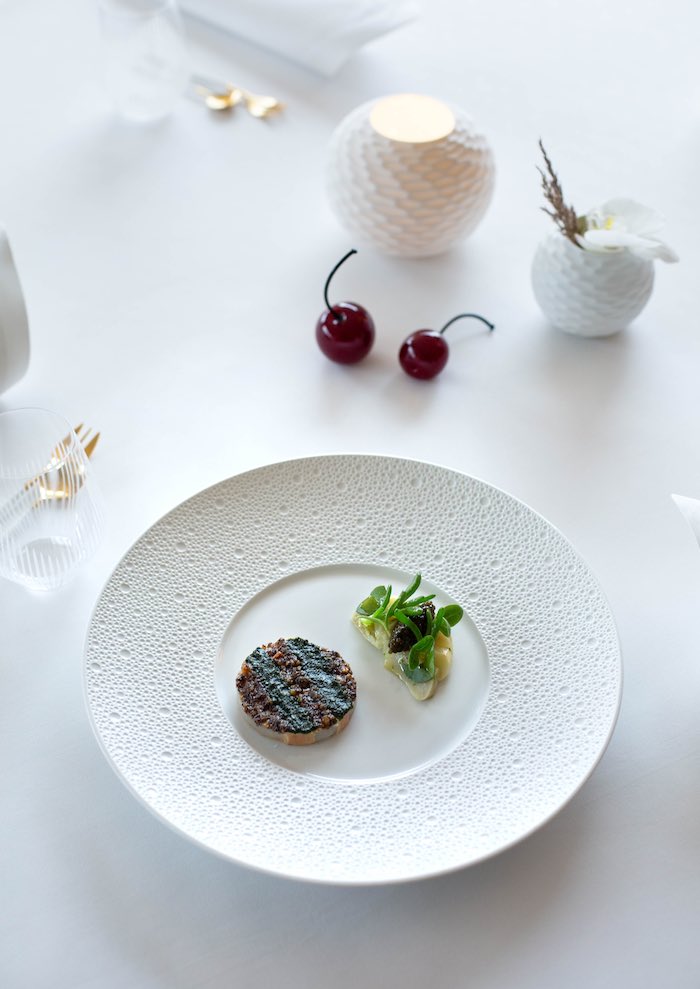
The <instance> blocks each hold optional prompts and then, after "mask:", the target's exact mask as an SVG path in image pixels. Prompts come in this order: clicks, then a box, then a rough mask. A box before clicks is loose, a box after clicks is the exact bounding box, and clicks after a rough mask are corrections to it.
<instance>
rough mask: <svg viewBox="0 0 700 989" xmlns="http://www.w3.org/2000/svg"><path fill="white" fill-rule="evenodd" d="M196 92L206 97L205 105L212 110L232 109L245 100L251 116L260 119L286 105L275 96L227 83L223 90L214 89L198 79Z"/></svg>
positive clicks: (219, 88)
mask: <svg viewBox="0 0 700 989" xmlns="http://www.w3.org/2000/svg"><path fill="white" fill-rule="evenodd" d="M195 92H196V93H197V95H198V96H201V97H202V98H203V99H204V103H205V105H206V106H208V107H209V109H210V110H231V109H232V108H233V107H234V106H238V104H239V103H241V102H242V101H245V108H246V110H247V111H248V113H249V114H250V115H251V117H257V118H258V120H263V119H264V118H265V117H269V116H270V115H271V114H273V113H277V112H279V111H280V110H282V109H283V107H284V104H283V103H281V102H280V101H279V100H277V99H275V97H274V96H260V95H259V94H257V93H251V92H250V90H248V89H242V88H241V87H240V86H231V85H230V84H226V85H225V88H223V90H222V89H221V87H218V86H217V89H212V88H211V87H210V85H209V84H206V85H205V84H204V82H203V81H201V82H200V81H199V80H196V84H195Z"/></svg>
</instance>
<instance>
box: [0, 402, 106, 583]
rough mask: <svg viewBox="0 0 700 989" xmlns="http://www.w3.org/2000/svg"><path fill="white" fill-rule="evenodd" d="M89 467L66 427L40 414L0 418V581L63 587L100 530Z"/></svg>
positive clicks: (7, 414)
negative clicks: (2, 578)
mask: <svg viewBox="0 0 700 989" xmlns="http://www.w3.org/2000/svg"><path fill="white" fill-rule="evenodd" d="M102 520H103V515H102V499H101V497H100V494H99V491H98V488H97V484H96V482H95V478H94V477H93V472H92V465H91V464H90V461H89V460H88V457H87V456H86V454H85V450H84V448H83V445H82V443H81V442H80V440H79V439H78V437H77V436H76V435H75V433H74V432H73V430H72V428H71V426H70V423H68V422H66V420H65V419H63V417H62V416H60V415H57V414H56V413H55V412H49V411H48V410H46V409H15V410H13V411H11V412H2V413H0V577H6V578H8V579H9V580H13V581H16V582H17V583H19V584H23V585H24V586H25V587H29V588H31V589H33V590H53V589H55V588H57V587H60V586H61V585H63V584H64V583H65V582H66V581H67V580H68V578H69V577H70V576H71V575H72V574H73V572H74V571H75V569H76V568H77V567H78V566H79V565H80V564H81V563H83V562H84V561H85V560H87V559H88V557H89V556H90V555H91V554H92V553H93V551H94V550H95V548H96V546H97V544H98V542H99V539H100V535H101V533H102V527H103V521H102Z"/></svg>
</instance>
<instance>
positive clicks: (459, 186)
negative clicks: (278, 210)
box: [326, 94, 495, 258]
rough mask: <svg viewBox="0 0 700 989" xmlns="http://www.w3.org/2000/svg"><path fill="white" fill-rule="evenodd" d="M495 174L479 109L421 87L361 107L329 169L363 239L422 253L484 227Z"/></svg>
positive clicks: (346, 124)
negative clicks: (420, 91) (477, 118)
mask: <svg viewBox="0 0 700 989" xmlns="http://www.w3.org/2000/svg"><path fill="white" fill-rule="evenodd" d="M494 175H495V168H494V158H493V153H492V151H491V148H490V146H489V144H488V142H487V140H486V138H485V137H484V135H483V134H482V133H481V132H480V131H479V130H478V129H477V127H476V125H475V124H474V122H473V121H472V119H471V117H469V116H468V115H467V114H466V113H465V112H464V111H463V110H461V109H460V108H458V107H455V106H451V105H448V104H447V103H443V102H441V101H440V100H436V99H433V98H432V97H429V96H421V95H417V94H400V95H395V96H387V97H385V98H383V99H379V100H372V101H370V102H369V103H365V104H363V105H362V106H359V107H357V108H356V109H355V110H353V111H352V112H351V113H350V114H349V115H348V116H347V117H346V118H345V119H344V120H343V121H342V122H341V123H340V125H339V126H338V127H337V129H336V131H335V132H334V134H333V136H332V138H331V143H330V149H329V155H328V162H327V170H326V179H327V191H328V197H329V200H330V204H331V207H332V209H333V211H334V212H335V214H336V216H337V217H338V219H339V221H340V222H341V224H342V225H343V226H344V227H345V228H346V229H347V230H348V232H349V233H350V234H351V235H352V237H353V239H354V240H355V241H357V242H358V243H360V244H367V245H370V246H373V247H375V248H377V249H379V250H380V251H383V252H385V253H386V254H393V255H397V256H400V257H416V258H420V257H428V256H430V255H433V254H440V253H442V252H443V251H446V250H447V249H448V248H450V247H452V245H453V244H455V243H456V242H457V241H460V240H462V239H463V238H465V237H467V236H469V234H471V233H472V232H473V231H474V230H475V229H476V227H477V226H478V224H479V223H480V221H481V220H482V218H483V216H484V214H485V213H486V210H487V209H488V206H489V203H490V202H491V198H492V195H493V187H494Z"/></svg>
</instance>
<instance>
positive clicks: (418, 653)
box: [408, 635, 435, 676]
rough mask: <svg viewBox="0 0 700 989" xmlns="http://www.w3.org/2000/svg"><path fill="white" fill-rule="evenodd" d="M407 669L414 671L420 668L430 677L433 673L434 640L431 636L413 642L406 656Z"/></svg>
mask: <svg viewBox="0 0 700 989" xmlns="http://www.w3.org/2000/svg"><path fill="white" fill-rule="evenodd" d="M408 665H409V668H410V669H412V670H415V669H416V667H418V666H421V667H422V668H423V669H424V670H427V671H428V673H429V674H430V676H433V674H434V673H435V640H434V639H433V637H432V635H424V636H423V638H422V639H419V640H418V641H417V642H414V643H413V645H412V646H411V651H410V652H409V654H408Z"/></svg>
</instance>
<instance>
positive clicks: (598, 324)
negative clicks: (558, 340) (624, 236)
mask: <svg viewBox="0 0 700 989" xmlns="http://www.w3.org/2000/svg"><path fill="white" fill-rule="evenodd" d="M532 287H533V290H534V293H535V298H536V299H537V302H538V303H539V306H540V308H541V309H542V312H543V313H544V314H545V316H546V317H547V319H548V320H549V321H550V323H551V324H552V325H553V326H555V327H556V328H557V329H558V330H563V332H564V333H573V334H575V335H576V336H582V337H606V336H611V335H612V334H613V333H619V331H620V330H623V329H624V328H625V327H626V326H628V325H629V324H630V323H631V322H632V320H633V319H634V318H635V317H636V316H638V315H639V313H640V312H641V311H642V309H643V308H644V306H645V305H646V304H647V302H648V301H649V297H650V295H651V291H652V288H653V287H654V264H653V262H652V261H647V260H645V259H643V258H639V257H637V256H636V255H635V254H632V253H631V252H630V251H627V250H621V251H616V252H609V253H607V254H602V253H596V252H594V251H585V250H583V249H582V248H580V247H576V246H575V245H574V244H572V243H571V241H569V240H567V238H566V237H564V236H563V234H560V233H559V232H557V231H553V232H552V233H550V234H549V236H547V237H546V238H545V239H544V240H543V241H542V242H541V243H540V245H539V247H538V248H537V251H536V252H535V257H534V259H533V263H532Z"/></svg>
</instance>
